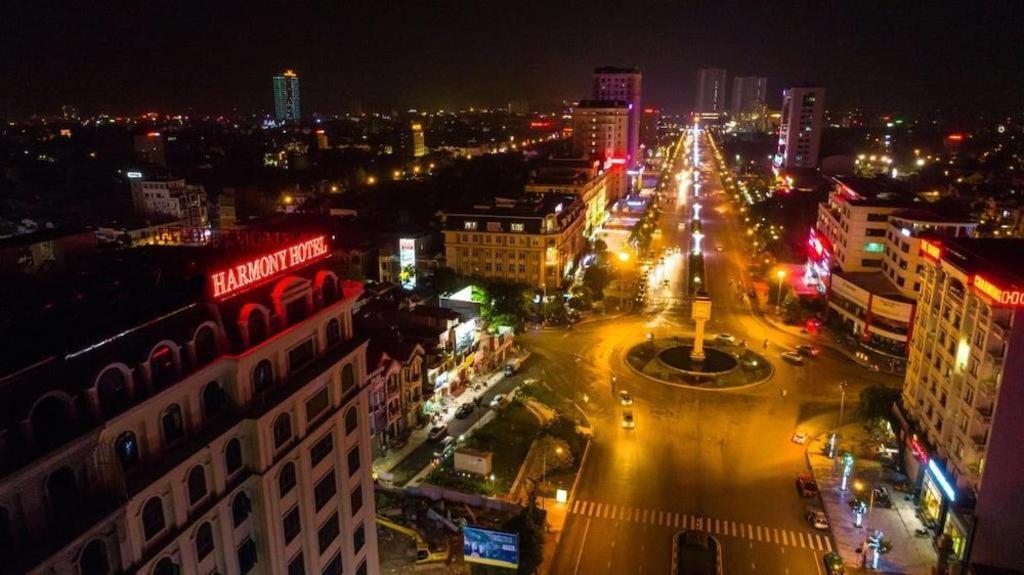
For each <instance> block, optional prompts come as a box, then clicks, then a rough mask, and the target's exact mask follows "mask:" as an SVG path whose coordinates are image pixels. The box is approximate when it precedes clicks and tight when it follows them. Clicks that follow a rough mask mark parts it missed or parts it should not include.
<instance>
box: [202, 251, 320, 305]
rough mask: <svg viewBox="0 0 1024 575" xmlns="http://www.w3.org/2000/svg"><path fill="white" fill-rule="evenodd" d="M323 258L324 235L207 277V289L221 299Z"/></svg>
mask: <svg viewBox="0 0 1024 575" xmlns="http://www.w3.org/2000/svg"><path fill="white" fill-rule="evenodd" d="M327 256H328V249H327V239H326V238H325V237H324V236H318V237H315V238H312V239H308V240H304V241H301V242H299V243H297V244H292V245H290V246H288V247H286V248H283V249H280V250H277V251H274V252H271V253H268V254H263V255H260V256H257V257H254V258H252V259H250V260H248V261H245V262H242V263H240V264H238V265H234V266H231V267H229V268H227V269H224V270H221V271H218V272H214V273H212V274H210V290H211V293H212V294H213V297H215V298H217V299H224V298H226V297H229V296H232V295H234V294H236V293H239V292H241V291H244V290H247V289H251V288H254V287H256V286H258V285H261V284H263V283H266V282H267V281H269V280H271V279H273V278H274V277H276V276H278V275H280V274H282V273H284V272H287V271H293V270H295V269H298V268H300V267H302V266H305V265H307V264H310V263H313V262H315V261H318V260H321V259H324V258H325V257H327Z"/></svg>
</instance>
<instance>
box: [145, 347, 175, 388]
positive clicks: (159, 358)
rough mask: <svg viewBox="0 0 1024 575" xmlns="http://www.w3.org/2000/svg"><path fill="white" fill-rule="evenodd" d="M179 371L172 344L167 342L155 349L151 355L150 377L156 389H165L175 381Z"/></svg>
mask: <svg viewBox="0 0 1024 575" xmlns="http://www.w3.org/2000/svg"><path fill="white" fill-rule="evenodd" d="M177 371H178V370H177V369H176V368H175V367H174V351H173V350H172V349H171V346H169V345H166V344H165V345H161V346H158V347H157V348H156V349H154V350H153V353H152V355H150V356H149V378H150V383H152V384H153V389H154V390H158V389H163V388H165V387H167V386H168V385H170V384H172V383H174V380H175V379H176V378H177V375H178V374H177Z"/></svg>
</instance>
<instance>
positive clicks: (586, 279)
mask: <svg viewBox="0 0 1024 575" xmlns="http://www.w3.org/2000/svg"><path fill="white" fill-rule="evenodd" d="M610 281H611V276H610V274H609V273H608V268H607V267H606V266H604V265H601V264H600V263H599V262H598V263H594V264H593V265H591V266H590V267H588V268H587V269H586V270H584V271H583V285H584V286H586V287H587V289H589V290H590V293H591V294H592V297H593V299H594V301H601V300H602V299H604V289H605V288H606V287H608V283H609V282H610Z"/></svg>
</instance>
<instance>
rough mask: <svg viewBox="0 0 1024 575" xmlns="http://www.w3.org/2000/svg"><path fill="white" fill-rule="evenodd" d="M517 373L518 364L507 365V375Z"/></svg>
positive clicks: (510, 375)
mask: <svg viewBox="0 0 1024 575" xmlns="http://www.w3.org/2000/svg"><path fill="white" fill-rule="evenodd" d="M516 373H517V370H516V366H514V365H512V364H511V363H510V364H508V365H506V366H505V377H512V376H513V375H515V374H516Z"/></svg>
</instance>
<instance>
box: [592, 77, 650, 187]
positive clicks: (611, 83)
mask: <svg viewBox="0 0 1024 575" xmlns="http://www.w3.org/2000/svg"><path fill="white" fill-rule="evenodd" d="M642 83H643V74H642V73H641V72H640V70H639V69H637V68H615V67H602V68H595V69H594V91H593V94H592V96H593V99H594V100H598V101H619V102H625V103H626V107H627V109H628V114H627V115H628V116H629V120H628V127H627V130H626V156H625V157H626V159H627V160H628V165H629V167H631V168H632V167H635V166H637V165H638V164H639V162H640V160H641V158H640V115H641V112H642V110H643V102H642V89H641V88H642Z"/></svg>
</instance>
